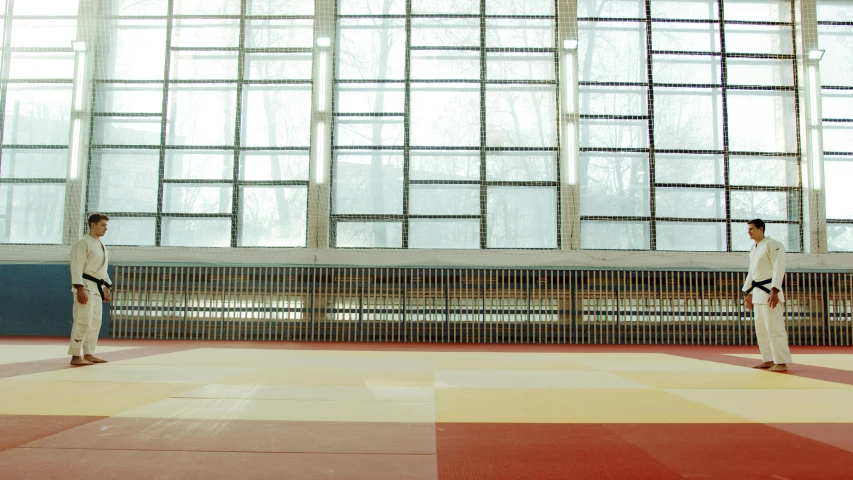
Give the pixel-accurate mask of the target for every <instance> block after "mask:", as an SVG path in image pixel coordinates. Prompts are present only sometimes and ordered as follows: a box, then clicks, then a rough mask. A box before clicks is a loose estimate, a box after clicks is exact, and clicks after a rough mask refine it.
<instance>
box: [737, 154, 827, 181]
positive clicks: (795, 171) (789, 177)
mask: <svg viewBox="0 0 853 480" xmlns="http://www.w3.org/2000/svg"><path fill="white" fill-rule="evenodd" d="M799 174H800V167H799V165H798V162H797V158H796V157H758V156H754V157H737V156H732V157H730V158H729V182H730V183H731V184H732V185H754V186H766V187H796V186H798V185H799V184H800V176H799ZM827 178H828V177H827Z"/></svg>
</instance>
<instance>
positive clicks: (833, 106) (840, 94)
mask: <svg viewBox="0 0 853 480" xmlns="http://www.w3.org/2000/svg"><path fill="white" fill-rule="evenodd" d="M851 38H853V37H851ZM851 68H853V67H851ZM821 73H823V72H822V71H821ZM850 85H851V86H853V79H851V82H850ZM821 97H822V98H821V114H822V115H823V118H846V119H853V91H845V90H823V91H822V92H821Z"/></svg>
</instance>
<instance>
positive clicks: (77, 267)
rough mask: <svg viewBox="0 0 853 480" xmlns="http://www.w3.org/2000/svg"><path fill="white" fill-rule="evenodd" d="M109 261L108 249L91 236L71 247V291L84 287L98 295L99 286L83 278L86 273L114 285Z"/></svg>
mask: <svg viewBox="0 0 853 480" xmlns="http://www.w3.org/2000/svg"><path fill="white" fill-rule="evenodd" d="M109 260H110V254H109V253H108V252H107V247H105V246H104V244H103V243H101V241H100V240H97V239H95V238H92V236H91V235H86V236H84V237H83V238H81V239H80V240H77V243H75V244H74V245H73V246H72V247H71V291H72V292H74V291H75V289H74V285H83V287H84V288H85V289H86V290H88V291H90V292H93V293H98V284H97V283H95V282H93V281H91V280H86V279H85V278H83V274H84V273H86V274H88V275H91V276H93V277H95V278H100V279H101V280H106V281H107V283H109V284H112V283H113V281H112V280H111V279H110V275H109V274H108V273H107V265H108V263H109Z"/></svg>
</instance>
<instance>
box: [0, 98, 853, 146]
mask: <svg viewBox="0 0 853 480" xmlns="http://www.w3.org/2000/svg"><path fill="white" fill-rule="evenodd" d="M6 110H7V111H8V107H7V108H6ZM823 150H824V151H826V152H853V126H851V124H849V123H847V124H844V123H842V124H838V123H826V122H824V124H823Z"/></svg>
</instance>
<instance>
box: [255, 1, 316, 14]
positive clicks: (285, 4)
mask: <svg viewBox="0 0 853 480" xmlns="http://www.w3.org/2000/svg"><path fill="white" fill-rule="evenodd" d="M246 13H247V14H248V15H314V2H305V1H303V0H249V2H248V6H247V7H246Z"/></svg>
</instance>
